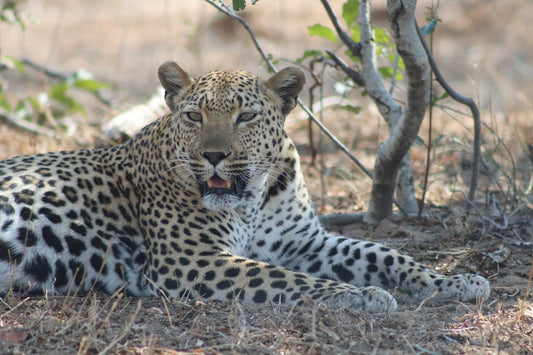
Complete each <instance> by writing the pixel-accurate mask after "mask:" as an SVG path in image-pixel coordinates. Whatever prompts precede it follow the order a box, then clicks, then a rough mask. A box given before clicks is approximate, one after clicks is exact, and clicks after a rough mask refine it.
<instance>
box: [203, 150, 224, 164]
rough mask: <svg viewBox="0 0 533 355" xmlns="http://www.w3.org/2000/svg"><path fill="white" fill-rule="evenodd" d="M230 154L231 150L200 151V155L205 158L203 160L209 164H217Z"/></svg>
mask: <svg viewBox="0 0 533 355" xmlns="http://www.w3.org/2000/svg"><path fill="white" fill-rule="evenodd" d="M230 154H231V152H230V153H226V152H204V153H202V156H203V157H204V158H205V160H207V161H208V162H209V163H211V165H213V166H217V164H218V163H220V162H221V161H222V160H224V159H226V158H227V157H229V156H230Z"/></svg>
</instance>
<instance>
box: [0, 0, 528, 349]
mask: <svg viewBox="0 0 533 355" xmlns="http://www.w3.org/2000/svg"><path fill="white" fill-rule="evenodd" d="M267 3H268V4H270V5H267ZM285 3H286V2H283V1H281V0H280V1H273V0H272V1H270V2H267V1H265V0H263V1H259V3H258V5H256V7H254V8H252V9H250V10H251V11H250V13H249V14H247V15H246V16H247V20H248V21H249V22H250V24H251V25H252V27H254V29H256V32H257V34H258V37H259V39H260V41H261V43H262V44H263V45H264V46H265V48H266V50H267V52H269V53H272V54H274V55H275V56H276V57H284V58H287V59H291V60H293V59H295V58H297V57H298V56H299V55H300V54H301V53H302V52H303V50H305V49H310V48H316V47H317V46H319V47H320V46H324V45H326V44H325V42H322V41H320V40H317V39H315V38H309V36H307V32H306V30H305V28H306V26H309V25H312V24H314V23H324V24H325V23H327V22H326V19H325V16H324V15H323V10H322V9H321V7H320V6H319V4H316V6H309V2H308V1H306V0H298V1H296V0H294V1H291V2H289V4H285ZM428 4H431V2H429V1H426V2H424V1H422V2H420V4H419V9H420V16H419V20H420V21H421V20H423V19H424V17H425V15H427V13H425V12H424V8H425V6H427V5H428ZM504 4H505V5H504ZM336 6H337V5H336ZM373 6H374V7H375V10H376V12H375V14H376V15H375V19H376V21H377V22H378V23H380V21H381V23H382V22H383V6H382V1H375V2H373ZM531 6H532V5H531V3H530V2H529V0H521V1H520V0H512V1H511V0H510V1H507V2H498V1H491V2H486V1H483V0H480V1H468V2H464V3H459V2H450V4H448V3H447V4H443V5H442V9H441V12H440V16H441V18H442V19H443V21H442V23H441V24H440V25H439V26H441V27H440V28H441V30H440V31H441V32H438V37H437V38H436V39H435V50H436V51H437V53H438V56H437V58H438V60H439V61H440V62H441V63H442V65H443V71H444V72H445V73H448V75H449V78H450V80H451V82H452V84H453V85H455V86H456V87H458V88H460V89H462V90H465V91H466V92H467V93H470V94H471V95H472V96H476V97H479V102H480V104H481V106H482V110H483V120H484V129H483V133H484V140H483V144H484V148H483V153H484V159H485V161H486V162H487V163H486V167H487V169H486V170H488V172H487V174H486V175H485V180H484V182H483V181H482V184H481V187H480V189H479V193H478V195H477V196H476V200H475V203H476V206H477V207H476V209H473V210H471V211H469V212H467V211H466V210H465V206H466V205H467V204H466V202H465V200H464V196H463V194H462V192H467V191H468V188H467V186H465V181H469V179H468V171H467V170H468V169H467V164H466V165H465V164H464V162H465V160H468V151H469V150H470V149H471V141H472V133H471V132H472V128H471V123H470V119H468V118H465V117H464V116H462V115H460V114H457V113H453V114H450V112H452V111H450V110H448V111H446V110H443V111H442V112H440V111H439V113H436V116H435V118H434V122H433V127H432V134H433V139H435V137H439V136H442V139H440V140H439V144H438V145H437V146H436V147H435V148H434V150H433V151H432V153H431V157H432V163H431V168H430V170H429V182H428V187H427V188H426V190H427V194H426V197H425V202H426V207H425V210H424V215H423V217H421V218H414V217H413V218H405V217H400V216H396V217H394V218H393V219H392V220H391V221H383V222H382V223H381V224H380V225H379V226H376V227H370V226H368V225H365V224H364V223H362V222H360V221H358V220H357V219H354V221H356V222H354V223H348V224H342V225H339V224H337V225H332V226H329V227H328V228H330V229H331V230H333V231H334V232H336V233H341V234H344V235H347V236H354V237H358V238H366V239H368V240H372V241H379V242H384V243H386V244H387V245H388V246H391V247H394V248H396V249H399V250H401V251H402V252H404V253H407V254H409V255H412V256H413V257H415V258H416V259H417V260H420V261H422V262H424V263H425V264H426V265H428V266H430V267H432V268H434V269H436V270H437V271H439V272H441V273H444V274H456V273H479V274H481V275H482V276H484V277H487V278H488V279H489V280H490V281H491V288H492V293H491V296H490V298H489V299H488V300H487V301H486V302H484V303H482V304H471V303H461V302H457V301H452V302H440V301H439V302H436V301H432V300H427V301H424V302H414V301H412V300H411V299H410V298H409V297H408V296H406V295H404V294H401V293H399V292H395V291H394V290H392V291H391V292H393V293H394V294H395V296H396V297H397V299H398V301H399V307H398V310H397V311H395V312H388V313H377V314H376V313H367V312H363V311H354V310H347V309H342V310H331V309H328V308H326V307H324V306H322V305H320V304H313V303H312V302H310V301H307V302H306V303H305V304H304V306H303V307H287V306H280V305H276V304H267V305H263V306H252V305H247V304H240V303H220V302H209V303H201V302H190V301H183V300H176V299H170V300H168V299H160V298H128V297H123V296H122V295H121V294H119V295H113V296H108V295H103V294H100V293H90V294H86V295H79V294H78V295H68V296H64V295H63V296H61V295H48V296H41V297H37V296H31V297H29V296H26V295H13V294H8V295H5V296H4V297H1V298H0V354H73V353H78V354H100V353H102V354H103V353H112V354H204V353H205V354H218V353H223V354H322V353H331V354H367V353H373V354H404V353H406V354H411V353H415V354H459V353H461V354H463V353H464V354H493V353H494V354H531V353H533V297H532V296H531V286H530V282H531V272H532V255H533V222H532V221H533V199H532V198H531V193H529V195H528V194H527V187H528V182H529V181H530V178H531V171H532V163H531V161H530V159H529V158H528V154H527V149H526V148H525V147H526V144H528V143H529V144H533V138H532V137H533V136H532V135H531V132H533V114H532V111H531V110H532V107H531V101H530V97H531V93H532V92H533V86H532V84H531V83H532V82H533V80H531V77H532V76H533V68H532V67H531V63H533V43H531V41H532V39H531V38H533V37H531V36H526V35H525V34H530V33H531V31H532V30H533V22H531V21H530V19H529V17H528V16H527V14H530V13H531V11H533V9H531ZM336 10H337V11H339V12H340V6H337V8H336ZM530 10H531V11H530ZM26 11H27V14H29V16H31V19H30V20H28V21H27V26H28V28H27V30H26V31H25V32H21V31H20V30H19V29H16V28H13V26H6V25H5V24H0V50H1V53H0V54H3V55H4V54H5V55H11V56H13V57H16V58H28V59H31V60H32V61H34V62H36V63H38V64H40V65H44V66H46V67H48V68H52V69H54V70H56V71H60V72H63V73H69V72H72V71H74V70H77V69H80V68H86V69H88V70H89V71H91V72H92V73H93V74H94V75H95V78H96V79H98V80H102V81H105V82H108V83H111V84H112V88H111V89H110V90H108V91H106V92H104V95H105V96H106V97H107V98H110V99H112V101H113V105H112V106H111V107H109V106H106V105H103V104H102V103H100V102H99V101H98V100H96V99H94V97H92V96H90V95H89V96H88V95H84V94H83V93H75V94H76V95H80V96H76V97H77V98H79V100H81V101H82V102H83V103H84V105H85V106H86V109H87V111H88V115H87V116H86V117H80V116H73V117H66V118H63V119H62V120H63V121H60V122H59V123H60V125H62V124H64V125H65V126H68V127H70V126H72V122H74V128H73V129H70V130H65V131H64V132H62V134H61V139H51V138H47V137H45V136H40V135H39V136H37V135H33V134H29V133H28V132H24V131H21V130H19V129H15V128H13V127H12V126H9V125H4V124H2V123H1V121H0V159H4V158H7V157H10V156H13V155H19V154H30V153H40V152H46V151H55V150H59V149H77V148H80V147H92V146H94V142H95V139H96V138H98V137H99V132H100V130H99V128H100V125H101V124H102V123H104V122H105V121H106V120H108V119H109V118H110V117H112V116H113V115H115V114H117V113H118V112H121V111H122V110H123V109H125V108H128V107H130V106H131V105H132V104H137V103H140V102H143V101H145V100H146V99H147V98H148V97H149V96H150V95H151V94H152V93H153V92H154V91H155V88H156V86H157V82H156V80H157V79H156V75H155V71H156V68H157V66H158V65H159V64H160V63H162V62H163V61H165V60H168V59H175V60H178V61H179V62H180V64H183V66H184V67H185V68H192V69H190V70H191V71H192V72H193V73H195V74H198V73H201V72H203V71H205V70H210V69H216V68H224V67H226V68H227V67H231V68H236V67H239V68H243V69H247V70H250V71H253V72H255V73H257V74H260V75H266V74H265V69H264V65H262V64H260V61H259V57H258V56H257V54H256V52H255V51H254V49H253V47H252V45H251V44H250V41H249V39H248V37H247V36H246V34H245V33H244V32H243V31H242V29H241V28H240V27H239V26H237V25H236V24H235V23H232V22H231V21H227V20H226V19H224V17H221V16H219V15H217V14H216V12H215V11H214V10H213V9H212V8H210V6H209V5H208V4H206V3H203V2H201V1H198V2H192V1H189V2H178V1H174V2H170V1H165V2H144V1H140V0H139V1H124V0H109V1H106V2H87V3H86V4H83V5H81V4H80V3H79V2H77V1H74V0H46V1H45V0H43V1H39V2H28V4H27V10H26ZM438 28H439V27H438ZM502 29H503V30H502ZM528 29H529V30H528ZM458 48H459V49H458ZM0 74H1V75H2V77H0V78H2V80H3V81H2V85H5V84H7V86H5V87H7V88H8V91H7V93H8V95H9V98H10V99H12V100H16V99H17V98H20V97H24V96H25V95H35V94H36V93H38V92H40V91H42V90H46V88H47V87H49V85H50V79H49V78H46V77H45V76H44V75H41V74H40V73H39V72H36V71H32V70H30V69H28V70H26V71H25V72H24V73H19V72H17V71H16V70H11V71H7V72H1V73H0ZM335 79H338V77H336V76H335V75H334V74H329V76H328V79H327V80H329V81H334V80H335ZM327 93H329V94H333V93H334V92H333V90H329V91H327ZM303 97H304V99H306V98H307V95H306V93H304V95H303ZM349 99H350V100H360V101H358V103H361V106H362V108H363V113H361V114H360V115H358V116H356V117H355V118H354V117H353V116H349V115H348V114H347V113H345V112H342V111H338V110H334V109H330V110H327V111H325V112H324V119H325V122H326V123H327V125H328V127H330V128H331V129H332V131H334V132H335V133H336V134H337V135H338V136H339V138H340V139H341V141H343V143H345V144H346V145H347V146H348V147H350V149H352V150H353V152H354V153H355V154H356V156H357V157H358V158H359V159H360V160H361V161H362V162H363V163H364V164H365V165H366V166H368V167H371V166H372V164H373V157H374V152H375V150H376V148H377V146H378V144H379V142H381V141H383V139H385V138H386V132H385V127H384V125H382V124H380V123H379V122H378V120H376V118H375V117H376V116H377V113H376V111H375V108H374V107H373V106H372V105H369V104H368V103H367V102H366V101H365V98H361V97H359V96H357V97H355V98H349ZM450 105H451V104H450ZM69 125H70V126H69ZM287 130H288V131H289V134H290V135H291V136H292V137H294V140H295V142H296V144H297V146H298V149H299V151H300V152H301V154H302V163H303V168H304V172H305V174H306V176H307V181H308V185H309V189H310V191H311V194H312V196H313V199H314V201H315V203H316V206H317V209H318V210H319V212H320V213H323V214H331V213H361V212H364V211H365V210H366V204H367V203H368V198H369V191H370V188H371V182H370V181H369V180H368V179H367V178H366V177H365V176H364V175H363V174H362V173H361V172H360V171H359V170H358V169H357V168H356V167H354V166H353V164H352V163H351V162H350V161H349V159H348V158H346V156H344V155H343V154H341V153H340V152H339V151H337V150H336V149H335V148H334V147H333V146H331V144H329V143H328V142H326V141H324V145H323V147H322V148H319V149H318V150H319V151H322V152H324V154H323V155H319V156H318V157H317V158H316V160H313V159H312V157H311V156H310V155H309V151H310V149H309V148H310V144H309V139H308V128H307V119H306V117H305V115H302V113H301V112H299V111H298V110H297V111H296V112H294V113H293V114H292V115H291V118H290V119H289V120H288V122H287ZM428 132H429V125H428V124H427V123H426V124H425V125H424V127H423V129H422V131H421V133H420V137H422V138H423V139H427V137H428ZM313 135H314V138H315V139H314V141H315V142H317V141H318V134H317V132H316V129H315V130H314V133H313ZM412 165H413V171H414V175H415V179H416V186H417V197H419V198H420V197H421V196H422V190H423V189H422V185H423V178H424V173H425V168H426V150H425V148H424V147H423V146H420V145H419V146H414V148H413V151H412ZM499 206H501V209H502V211H501V212H500V211H499V210H498V207H499Z"/></svg>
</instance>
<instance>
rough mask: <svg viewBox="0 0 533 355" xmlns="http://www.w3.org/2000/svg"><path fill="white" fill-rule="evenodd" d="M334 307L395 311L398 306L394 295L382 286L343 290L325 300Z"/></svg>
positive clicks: (370, 310)
mask: <svg viewBox="0 0 533 355" xmlns="http://www.w3.org/2000/svg"><path fill="white" fill-rule="evenodd" d="M325 303H326V304H327V305H328V306H330V307H332V308H341V307H346V308H355V309H363V310H365V311H369V312H386V311H395V310H396V308H397V307H398V304H397V303H396V300H395V299H394V297H393V296H392V295H391V294H390V293H389V292H387V291H385V290H384V289H382V288H379V287H374V286H369V287H357V288H355V287H354V288H353V289H350V290H349V291H345V292H341V293H338V294H336V295H335V296H334V297H331V298H330V299H328V300H327V301H326V302H325Z"/></svg>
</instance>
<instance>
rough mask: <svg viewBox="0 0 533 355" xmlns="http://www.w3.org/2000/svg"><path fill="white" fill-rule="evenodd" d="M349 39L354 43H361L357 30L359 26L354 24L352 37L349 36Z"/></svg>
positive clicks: (359, 33)
mask: <svg viewBox="0 0 533 355" xmlns="http://www.w3.org/2000/svg"><path fill="white" fill-rule="evenodd" d="M350 38H351V39H352V40H353V41H354V42H361V32H360V29H359V24H355V25H354V26H352V35H351V36H350Z"/></svg>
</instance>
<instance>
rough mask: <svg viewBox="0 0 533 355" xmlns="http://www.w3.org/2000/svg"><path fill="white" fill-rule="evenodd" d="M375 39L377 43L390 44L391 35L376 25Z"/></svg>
mask: <svg viewBox="0 0 533 355" xmlns="http://www.w3.org/2000/svg"><path fill="white" fill-rule="evenodd" d="M374 41H376V43H382V44H389V43H390V36H389V34H388V33H387V31H385V30H384V29H381V28H378V27H374Z"/></svg>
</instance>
